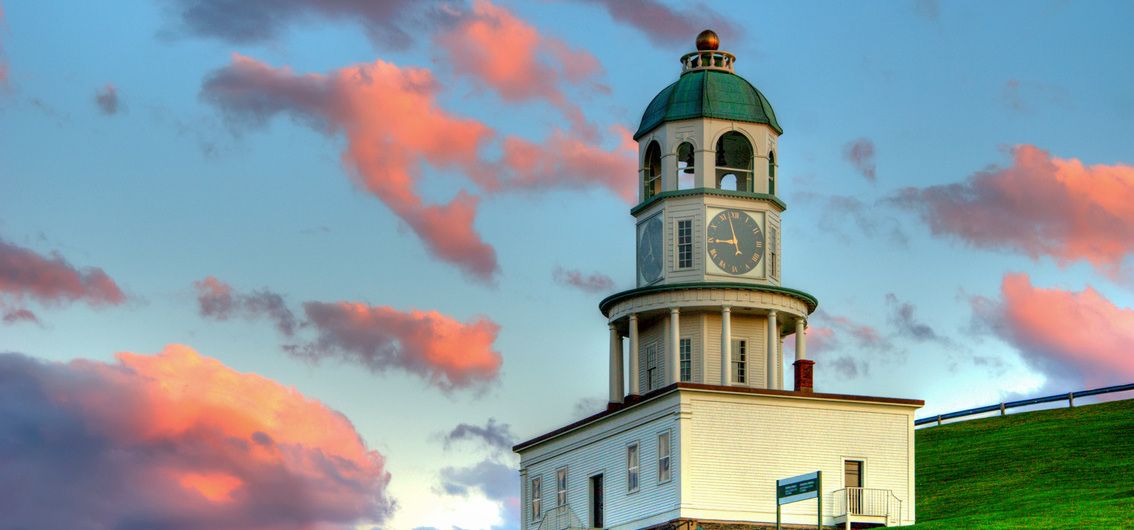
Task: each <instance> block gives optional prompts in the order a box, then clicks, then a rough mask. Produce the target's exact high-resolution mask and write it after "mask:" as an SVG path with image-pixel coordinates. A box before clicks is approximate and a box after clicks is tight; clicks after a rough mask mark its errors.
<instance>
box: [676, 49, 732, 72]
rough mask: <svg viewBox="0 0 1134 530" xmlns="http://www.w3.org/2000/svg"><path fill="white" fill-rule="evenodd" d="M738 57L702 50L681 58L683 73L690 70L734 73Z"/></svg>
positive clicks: (726, 53)
mask: <svg viewBox="0 0 1134 530" xmlns="http://www.w3.org/2000/svg"><path fill="white" fill-rule="evenodd" d="M734 64H736V56H735V55H733V54H731V53H728V52H721V51H716V50H700V51H695V52H692V53H687V54H685V55H682V56H681V73H685V72H688V71H690V70H724V71H726V72H731V71H733V68H734V66H733V65H734Z"/></svg>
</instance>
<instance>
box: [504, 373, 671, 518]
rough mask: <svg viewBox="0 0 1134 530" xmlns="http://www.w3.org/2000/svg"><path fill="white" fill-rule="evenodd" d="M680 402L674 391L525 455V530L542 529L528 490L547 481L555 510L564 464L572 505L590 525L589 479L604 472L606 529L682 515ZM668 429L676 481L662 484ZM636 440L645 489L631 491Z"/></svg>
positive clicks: (546, 501) (547, 502)
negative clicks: (661, 446)
mask: <svg viewBox="0 0 1134 530" xmlns="http://www.w3.org/2000/svg"><path fill="white" fill-rule="evenodd" d="M677 402H678V394H677V393H676V392H674V393H671V394H669V395H667V396H663V397H660V398H659V399H655V400H651V401H649V402H647V403H643V404H641V405H638V406H635V407H632V408H630V409H627V410H625V411H623V412H621V413H619V414H616V415H614V416H613V417H611V418H607V419H603V420H599V422H596V423H595V424H592V425H591V426H588V427H585V428H582V429H579V430H577V431H575V432H572V433H567V434H564V435H561V436H559V437H556V438H555V439H553V440H549V441H547V442H544V443H542V444H537V445H535V446H533V447H530V448H527V449H525V450H522V451H520V468H521V470H522V472H523V473H526V475H527V479H526V484H524V485H523V488H524V495H523V499H524V501H525V505H524V506H523V508H524V510H523V516H522V520H523V526H522V528H524V529H525V530H527V529H534V528H536V527H537V526H538V525H539V523H538V522H533V521H531V519H530V502H529V501H528V491H527V488H528V487H529V486H530V483H531V479H532V478H533V477H535V476H537V475H538V476H541V477H543V478H542V480H543V495H542V498H543V505H544V507H545V508H544V509H545V511H546V510H550V509H552V508H554V507H555V502H556V490H555V471H556V470H557V469H559V468H561V467H564V466H566V467H567V483H568V484H567V504H568V505H569V506H570V507H571V510H572V511H573V512H574V513H575V515H576V516H578V518H579V519H580V520H581V521H582V522H583V523H584V524H586V523H588V522H589V516H590V511H589V509H590V506H589V502H590V485H589V480H590V477H591V476H593V475H595V474H597V473H602V474H603V483H604V488H603V489H604V490H605V493H606V502H605V514H604V515H605V521H604V523H605V527H606V528H627V529H629V528H641V527H643V526H648V522H649V521H650V519H649V518H650V517H651V516H658V515H660V514H668V515H667V517H666V518H663V519H660V520H658V521H657V522H664V521H666V520H669V519H672V518H674V517H676V516H677V515H676V514H677V504H678V491H679V484H680V479H681V477H680V476H679V473H678V469H679V468H680V452H679V450H678V448H679V447H680V445H679V444H680V433H679V432H678V428H677V416H676V412H677ZM666 430H668V431H669V432H670V436H671V441H670V446H671V454H672V456H671V458H672V461H671V463H670V466H671V469H672V478H671V479H670V481H669V482H666V483H661V484H659V483H658V466H657V464H658V462H657V455H658V452H657V437H658V434H659V433H661V432H663V431H666ZM634 441H637V442H638V444H639V449H638V450H639V481H638V482H639V488H638V491H637V492H635V493H630V492H628V491H627V487H626V485H627V477H626V447H627V446H628V445H629V444H630V443H631V442H634Z"/></svg>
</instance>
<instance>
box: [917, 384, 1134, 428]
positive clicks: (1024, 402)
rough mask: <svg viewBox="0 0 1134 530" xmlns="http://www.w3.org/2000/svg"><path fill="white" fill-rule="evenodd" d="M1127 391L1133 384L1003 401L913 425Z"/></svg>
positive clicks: (1073, 402)
mask: <svg viewBox="0 0 1134 530" xmlns="http://www.w3.org/2000/svg"><path fill="white" fill-rule="evenodd" d="M1127 390H1134V383H1130V384H1126V385H1115V386H1105V387H1102V388H1093V389H1090V390H1080V391H1077V392H1068V393H1066V394H1055V395H1052V396H1044V397H1038V398H1029V399H1021V400H1019V401H1005V402H1003V403H997V404H995V405H985V406H983V407H976V408H972V409H965V410H958V411H956V412H950V413H948V414H938V415H936V416H929V417H926V418H921V419H918V420H915V421H914V425H915V426H917V425H927V424H931V423H936V424H937V425H941V421H942V420H951V419H953V418H963V417H965V416H973V415H976V414H984V413H985V412H994V411H1000V415H1001V416H1004V415H1005V414H1006V413H1007V412H1006V411H1007V410H1008V409H1014V408H1016V407H1027V406H1029V405H1039V404H1042V403H1055V402H1058V401H1066V402H1067V403H1068V404H1069V405H1070V406H1072V407H1074V406H1075V398H1077V397H1080V398H1081V397H1088V396H1097V395H1100V394H1110V393H1112V392H1125V391H1127Z"/></svg>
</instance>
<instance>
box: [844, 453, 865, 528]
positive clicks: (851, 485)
mask: <svg viewBox="0 0 1134 530" xmlns="http://www.w3.org/2000/svg"><path fill="white" fill-rule="evenodd" d="M862 483H863V481H862V461H861V460H844V461H843V487H845V488H846V489H847V513H852V514H856V515H858V514H861V513H862V500H863V499H862Z"/></svg>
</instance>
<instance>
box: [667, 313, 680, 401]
mask: <svg viewBox="0 0 1134 530" xmlns="http://www.w3.org/2000/svg"><path fill="white" fill-rule="evenodd" d="M678 313H679V311H678V310H677V308H676V307H674V308H670V310H669V344H670V349H669V350H670V351H669V359H668V363H667V364H668V365H669V366H668V367H667V368H669V382H670V383H676V382H678V381H681V320H680V317H679V315H678Z"/></svg>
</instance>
